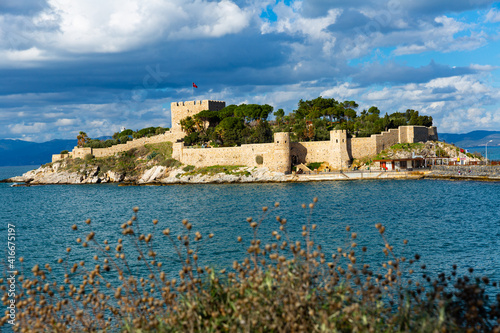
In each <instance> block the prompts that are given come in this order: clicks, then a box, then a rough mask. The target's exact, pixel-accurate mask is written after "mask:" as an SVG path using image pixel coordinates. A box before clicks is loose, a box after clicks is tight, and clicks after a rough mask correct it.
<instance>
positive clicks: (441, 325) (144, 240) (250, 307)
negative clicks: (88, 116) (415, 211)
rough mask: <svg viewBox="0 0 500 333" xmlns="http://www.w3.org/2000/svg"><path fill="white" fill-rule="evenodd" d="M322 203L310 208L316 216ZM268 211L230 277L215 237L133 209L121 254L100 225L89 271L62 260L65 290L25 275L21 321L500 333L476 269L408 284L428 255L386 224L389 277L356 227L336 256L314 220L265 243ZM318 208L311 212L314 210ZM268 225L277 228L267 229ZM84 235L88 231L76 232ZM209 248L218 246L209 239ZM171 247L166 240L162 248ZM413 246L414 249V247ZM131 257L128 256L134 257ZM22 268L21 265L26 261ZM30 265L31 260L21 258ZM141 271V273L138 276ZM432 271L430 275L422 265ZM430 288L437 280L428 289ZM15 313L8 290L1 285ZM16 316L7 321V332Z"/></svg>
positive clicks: (38, 271)
mask: <svg viewBox="0 0 500 333" xmlns="http://www.w3.org/2000/svg"><path fill="white" fill-rule="evenodd" d="M316 202H317V199H316V198H315V199H313V202H311V203H310V204H309V206H306V205H305V204H304V205H302V207H303V208H304V211H305V213H306V216H311V215H310V214H311V213H312V211H313V208H314V206H315V205H316ZM278 207H279V203H275V205H274V208H271V209H270V208H268V207H263V208H262V213H261V215H260V217H259V218H258V219H256V220H254V219H253V218H247V222H248V224H249V227H250V228H251V229H252V231H253V235H252V236H250V237H249V239H245V240H243V238H242V237H238V238H237V240H238V242H242V243H243V242H248V244H249V246H248V249H247V252H246V255H245V257H244V258H243V259H242V260H235V261H234V263H233V266H232V268H231V269H229V268H227V269H222V270H215V269H214V268H211V267H208V266H203V265H202V264H201V261H200V258H199V257H198V255H199V252H198V250H199V248H200V246H201V245H202V244H203V241H210V239H211V238H212V237H213V235H212V234H202V233H201V232H197V231H194V230H193V225H192V224H191V223H190V222H189V221H187V220H183V221H182V224H183V227H182V229H181V231H180V232H179V234H178V235H173V234H172V233H171V231H170V229H169V228H164V227H162V228H161V229H163V231H161V232H157V231H156V228H157V227H158V224H159V222H158V221H157V220H153V222H152V223H153V226H154V229H153V232H152V233H148V234H146V233H144V231H141V230H144V229H145V228H144V227H141V228H139V226H140V225H141V226H142V223H143V222H141V221H140V219H139V217H138V215H137V213H138V208H134V214H133V216H132V218H131V219H129V220H128V221H127V222H125V223H124V224H123V225H122V226H121V234H122V238H120V239H119V240H118V242H117V243H116V244H110V243H109V242H108V241H104V242H100V241H98V239H99V238H98V235H96V232H95V231H94V229H93V228H92V223H91V221H90V220H87V221H86V224H85V225H83V227H85V231H84V232H83V235H81V236H80V237H78V238H77V239H76V241H77V243H78V244H80V245H81V246H83V247H84V248H86V249H88V250H89V251H91V253H89V257H93V259H94V261H95V263H92V264H91V265H89V263H88V262H85V261H82V262H81V263H80V264H77V263H71V262H69V254H70V253H71V248H68V249H67V253H68V255H66V260H64V259H62V258H61V259H59V260H58V263H59V264H61V265H62V267H63V268H64V272H65V278H64V280H63V281H62V280H59V281H58V280H56V279H54V277H53V275H52V274H53V273H52V267H51V265H49V264H46V265H44V266H42V265H41V264H37V265H35V266H34V267H33V269H32V270H31V273H32V274H31V273H30V274H28V273H27V272H22V273H21V275H20V276H19V277H18V281H19V282H20V283H19V286H16V288H17V287H18V288H19V289H18V290H16V296H15V300H16V303H15V304H16V305H18V309H17V310H18V311H17V313H16V321H17V322H18V323H19V327H18V329H19V330H21V331H26V332H38V331H50V332H66V331H69V330H72V331H82V332H83V331H85V332H95V331H107V332H110V331H127V332H193V331H207V332H219V331H235V332H245V331H251V332H455V331H467V332H468V331H471V332H498V331H499V329H500V326H499V321H498V320H499V319H500V310H499V309H500V294H499V295H497V296H496V298H494V297H489V296H488V293H487V292H486V288H487V286H489V285H491V286H493V287H497V284H496V282H495V283H491V282H490V280H489V279H488V278H487V277H482V278H481V277H477V276H474V275H473V269H470V270H469V274H467V275H465V276H463V277H457V272H456V266H454V268H453V271H452V272H451V274H450V275H447V274H445V273H442V274H439V276H438V277H437V278H435V279H431V277H430V276H428V275H424V276H423V278H422V279H421V281H419V278H418V277H417V278H416V281H415V283H414V282H413V281H412V280H411V279H409V278H406V277H405V276H407V277H411V276H414V275H415V274H417V273H415V272H414V270H415V271H416V270H418V268H417V267H416V262H418V261H419V259H420V257H419V256H418V255H415V256H414V258H411V259H410V258H405V257H399V256H397V255H396V253H395V249H394V247H393V246H392V245H390V244H389V243H388V241H387V239H386V237H385V227H384V226H383V225H381V224H377V225H376V228H377V230H378V232H379V234H380V237H381V241H382V243H383V244H384V245H385V247H384V249H383V253H384V255H385V258H386V260H384V262H383V263H382V265H381V266H380V268H379V270H378V271H377V268H375V267H371V266H370V265H368V264H365V263H362V262H361V258H362V257H363V253H364V252H366V251H367V249H366V248H365V247H362V248H361V249H359V247H358V246H357V244H356V242H357V234H356V233H355V232H353V231H352V230H351V228H350V227H346V228H345V229H346V240H347V242H346V245H345V246H344V247H341V248H339V249H338V250H337V252H336V253H334V254H333V255H331V256H328V257H327V256H326V255H325V253H324V252H323V251H322V249H321V247H320V246H319V245H318V244H317V243H316V241H315V238H314V235H315V230H316V225H314V224H313V223H312V221H311V220H310V218H308V219H307V221H306V223H305V224H304V225H303V226H302V231H301V234H300V235H299V236H297V237H294V235H293V234H291V233H289V232H288V223H287V220H286V219H285V218H282V217H280V216H277V217H276V218H275V219H274V218H273V219H271V220H272V221H274V222H269V223H275V224H276V228H275V231H273V232H272V233H271V234H270V235H265V236H264V237H265V238H266V239H270V242H269V243H267V244H265V243H263V242H262V241H261V239H260V238H259V234H258V230H259V228H260V226H261V225H262V223H263V221H264V220H265V219H266V218H267V217H269V216H272V215H275V214H274V212H275V210H276V209H278ZM308 207H309V208H308ZM266 223H268V221H266ZM72 228H73V229H74V230H75V231H76V230H78V229H79V228H81V226H80V227H78V226H77V225H74V226H73V227H72ZM157 238H158V239H165V240H167V241H168V242H169V243H170V244H171V245H172V248H173V249H172V250H173V251H174V252H175V253H176V257H175V259H173V263H176V264H179V265H181V266H182V268H181V270H180V271H179V273H178V275H177V276H176V277H173V278H167V274H168V272H165V268H164V267H169V265H164V264H167V262H163V260H168V259H172V258H170V257H168V258H164V257H162V256H160V255H159V254H158V253H157V252H156V251H157V249H158V247H157V246H155V244H154V242H155V240H156V239H157ZM207 238H208V239H207ZM160 242H161V243H162V244H165V243H166V242H164V241H162V240H160ZM403 243H406V241H404V242H403ZM126 248H127V250H131V251H125V249H126ZM20 260H21V259H20ZM21 261H22V260H21ZM141 266H142V272H145V273H144V274H142V273H138V274H134V273H132V271H131V267H133V268H137V267H141ZM422 269H425V265H422ZM426 281H427V282H426ZM0 282H1V283H2V284H4V285H2V288H3V290H4V291H5V294H4V297H3V304H4V306H8V305H9V297H8V296H7V291H6V290H8V287H6V286H8V282H7V281H6V280H3V279H2V281H0ZM8 320H9V316H8V314H6V315H5V316H4V317H3V318H2V319H1V321H0V326H1V325H8V324H7V321H8Z"/></svg>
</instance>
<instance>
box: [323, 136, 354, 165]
mask: <svg viewBox="0 0 500 333" xmlns="http://www.w3.org/2000/svg"><path fill="white" fill-rule="evenodd" d="M347 140H348V139H347V132H346V131H345V130H333V131H331V132H330V147H331V150H330V154H329V155H330V156H329V157H328V159H329V160H328V163H329V164H330V166H331V167H332V168H333V169H337V170H339V169H347V168H348V167H349V164H350V162H351V158H350V157H349V155H350V154H349V151H348V144H347Z"/></svg>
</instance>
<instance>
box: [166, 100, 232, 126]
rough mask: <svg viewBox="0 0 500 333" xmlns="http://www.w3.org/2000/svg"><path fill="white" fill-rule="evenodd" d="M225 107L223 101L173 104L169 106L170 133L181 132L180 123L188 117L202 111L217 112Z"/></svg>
mask: <svg viewBox="0 0 500 333" xmlns="http://www.w3.org/2000/svg"><path fill="white" fill-rule="evenodd" d="M225 107H226V102H223V101H210V100H203V101H187V102H173V103H172V104H170V112H171V117H172V131H173V132H182V129H181V124H180V121H181V120H182V119H184V118H186V117H188V116H191V117H192V116H194V115H195V114H197V113H200V112H201V111H204V110H210V111H219V110H222V109H223V108H225Z"/></svg>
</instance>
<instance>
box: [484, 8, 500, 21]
mask: <svg viewBox="0 0 500 333" xmlns="http://www.w3.org/2000/svg"><path fill="white" fill-rule="evenodd" d="M486 22H493V23H497V22H500V11H498V9H497V8H491V9H490V10H489V11H488V13H487V14H486Z"/></svg>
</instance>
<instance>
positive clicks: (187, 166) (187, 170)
mask: <svg viewBox="0 0 500 333" xmlns="http://www.w3.org/2000/svg"><path fill="white" fill-rule="evenodd" d="M194 169H195V166H194V165H186V166H185V167H184V168H182V170H184V171H185V172H189V171H193V170H194Z"/></svg>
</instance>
